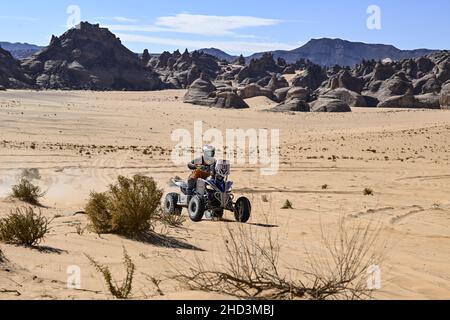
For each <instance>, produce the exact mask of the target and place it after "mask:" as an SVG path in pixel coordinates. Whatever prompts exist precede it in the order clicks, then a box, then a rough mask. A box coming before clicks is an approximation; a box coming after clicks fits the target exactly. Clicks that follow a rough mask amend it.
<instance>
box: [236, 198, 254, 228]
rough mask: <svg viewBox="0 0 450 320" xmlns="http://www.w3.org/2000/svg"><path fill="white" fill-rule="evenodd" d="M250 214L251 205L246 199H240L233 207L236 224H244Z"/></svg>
mask: <svg viewBox="0 0 450 320" xmlns="http://www.w3.org/2000/svg"><path fill="white" fill-rule="evenodd" d="M251 214H252V204H251V203H250V200H248V198H246V197H241V198H239V199H238V200H237V201H236V204H235V206H234V217H235V219H236V221H237V222H242V223H246V222H247V221H248V220H249V219H250V215H251Z"/></svg>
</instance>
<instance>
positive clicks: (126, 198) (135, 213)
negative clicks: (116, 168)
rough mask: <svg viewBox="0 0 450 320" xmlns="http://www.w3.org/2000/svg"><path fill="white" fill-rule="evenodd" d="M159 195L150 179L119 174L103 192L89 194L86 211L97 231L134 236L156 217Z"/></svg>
mask: <svg viewBox="0 0 450 320" xmlns="http://www.w3.org/2000/svg"><path fill="white" fill-rule="evenodd" d="M162 195H163V191H162V190H161V189H158V186H157V184H156V182H155V181H154V180H153V179H152V178H148V177H145V176H141V175H135V176H134V177H133V178H132V179H129V178H125V177H123V176H119V177H118V181H117V183H116V184H113V185H110V186H109V190H108V191H107V192H104V193H96V192H92V193H91V196H90V199H89V202H88V204H87V206H86V213H87V215H88V217H89V219H90V221H91V224H92V226H93V227H94V229H95V231H96V232H97V233H100V234H103V233H114V234H120V235H125V236H138V235H140V234H142V233H145V232H147V231H150V230H153V228H154V224H155V221H157V220H159V219H160V214H159V213H160V204H161V197H162Z"/></svg>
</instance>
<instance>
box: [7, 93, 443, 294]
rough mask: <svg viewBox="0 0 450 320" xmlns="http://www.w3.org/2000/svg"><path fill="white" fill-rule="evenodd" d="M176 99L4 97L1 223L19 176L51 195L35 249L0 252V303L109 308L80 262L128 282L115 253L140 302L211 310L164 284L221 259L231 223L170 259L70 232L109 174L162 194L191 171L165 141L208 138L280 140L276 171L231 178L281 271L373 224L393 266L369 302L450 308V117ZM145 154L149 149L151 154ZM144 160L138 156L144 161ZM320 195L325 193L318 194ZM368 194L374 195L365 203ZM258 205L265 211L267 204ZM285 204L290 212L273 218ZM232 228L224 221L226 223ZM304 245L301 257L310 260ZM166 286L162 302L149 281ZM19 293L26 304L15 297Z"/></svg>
mask: <svg viewBox="0 0 450 320" xmlns="http://www.w3.org/2000/svg"><path fill="white" fill-rule="evenodd" d="M183 94H184V91H165V92H152V93H123V92H107V93H94V92H70V91H69V92H31V91H7V92H1V93H0V216H5V215H7V214H8V213H9V210H10V209H12V208H14V207H16V206H22V205H23V204H22V203H19V202H17V201H15V200H12V199H10V198H9V197H8V195H9V192H10V190H11V186H12V185H13V184H14V183H15V181H16V179H17V176H18V175H19V174H20V173H21V171H22V170H23V169H25V168H28V169H30V168H35V169H38V170H39V173H40V176H41V177H40V179H39V180H37V181H36V182H37V183H38V184H39V185H40V186H41V187H42V188H43V189H44V190H46V191H47V194H46V196H45V198H44V199H43V200H42V203H43V204H44V205H45V206H46V207H48V208H41V209H40V210H41V211H42V213H43V214H45V215H46V216H48V217H50V218H53V221H52V223H51V227H52V230H51V233H50V234H49V236H48V237H47V238H46V241H45V243H43V246H44V247H43V249H42V250H31V249H27V248H22V247H16V246H10V245H5V244H0V248H1V249H2V251H3V252H4V253H5V255H6V257H7V258H8V260H9V262H8V263H7V264H6V265H3V266H1V267H0V299H108V298H111V297H110V295H108V294H107V290H106V287H105V285H104V284H103V281H102V279H101V278H100V276H99V274H98V273H97V272H96V271H95V270H94V268H93V267H92V266H91V265H90V264H89V261H88V260H87V258H86V256H85V255H86V254H88V255H90V256H92V257H95V258H96V259H97V260H98V261H100V262H102V263H105V264H108V265H110V266H111V267H112V270H113V272H114V273H115V274H116V275H117V277H118V278H120V277H121V276H122V275H123V268H122V264H121V261H122V247H123V246H125V247H126V248H127V250H128V252H129V253H130V255H131V257H132V259H133V261H134V262H135V263H136V266H137V274H136V281H135V285H134V290H133V297H134V298H148V299H150V298H155V299H156V298H157V299H177V298H182V299H186V298H188V299H215V298H226V297H223V296H218V295H213V294H207V293H199V292H189V291H188V290H187V289H185V288H183V287H182V286H180V284H178V283H177V282H175V281H173V280H170V276H171V274H173V270H174V269H176V268H184V267H185V263H184V262H183V260H188V261H193V260H194V259H195V258H200V259H202V260H203V261H208V262H209V263H211V264H212V265H214V264H220V263H222V262H223V256H224V254H223V250H224V248H223V240H222V238H223V235H224V233H225V232H226V228H227V227H230V226H231V227H232V228H233V227H234V226H233V225H235V224H232V223H226V222H211V221H204V222H202V223H197V224H194V223H191V222H190V221H187V223H186V225H185V228H183V229H177V230H172V231H171V236H172V237H173V239H176V242H175V243H176V245H175V246H174V247H173V248H167V247H164V246H155V245H153V244H149V243H143V242H138V241H132V240H129V239H124V238H121V237H117V236H114V235H104V236H98V235H96V234H94V233H91V232H89V230H86V231H85V232H84V234H82V235H79V234H78V233H77V231H76V230H77V225H79V226H81V227H85V226H86V225H87V223H88V221H87V219H86V217H85V216H84V215H75V216H74V215H73V214H74V213H75V212H77V211H79V210H82V209H83V208H84V206H85V204H86V200H87V198H88V196H89V193H90V191H92V190H96V191H103V190H105V189H106V187H107V185H108V184H109V183H111V182H113V181H114V179H115V178H116V177H117V175H119V174H122V175H132V174H136V173H140V174H145V175H148V176H152V177H154V178H155V180H156V181H157V182H158V183H159V185H160V186H161V187H163V188H164V189H165V191H176V189H173V188H171V187H170V185H169V183H168V181H169V179H170V178H171V177H173V176H176V175H179V176H182V177H187V175H188V174H189V173H188V171H187V169H186V168H185V167H184V166H176V165H174V164H173V163H172V162H171V160H170V154H171V150H172V148H173V147H174V145H175V144H176V143H175V142H173V141H171V139H170V137H171V133H172V132H173V131H174V130H176V129H179V128H185V129H188V130H190V131H193V127H194V121H196V120H197V121H198V120H203V122H204V129H205V130H206V129H208V128H218V129H221V130H225V129H227V128H241V129H250V128H255V129H264V128H267V129H279V130H280V135H281V137H280V140H281V141H280V142H281V165H280V169H279V172H278V174H276V175H274V176H262V175H260V171H259V170H258V168H257V167H255V166H253V165H238V166H235V167H234V168H233V174H232V177H231V178H232V180H234V181H235V186H236V188H237V189H236V193H237V194H242V195H247V196H249V197H250V198H251V199H252V202H253V206H254V210H253V217H252V219H251V221H250V223H249V224H248V225H245V228H248V229H251V230H253V231H254V232H257V233H261V234H264V233H266V232H271V233H272V234H274V235H276V236H277V238H278V241H279V245H280V250H281V251H280V259H281V261H282V263H283V265H293V266H296V265H298V264H300V263H302V262H303V261H304V259H306V250H310V248H313V250H315V249H317V248H320V246H321V232H320V229H321V226H322V227H323V228H326V229H327V230H330V232H332V231H333V230H336V226H337V222H338V220H339V218H346V219H349V220H351V221H353V222H358V223H370V222H375V223H377V224H379V225H380V226H381V229H382V230H381V233H380V235H381V238H382V239H381V240H383V241H385V242H386V243H387V257H386V259H385V261H384V263H383V264H382V265H381V270H382V288H381V289H380V290H379V291H377V292H376V294H375V298H377V299H450V196H449V192H448V186H449V185H450V112H448V111H435V110H378V109H355V110H354V112H353V113H349V114H314V113H309V114H272V113H268V112H265V111H264V110H265V109H267V108H269V107H270V106H271V105H273V102H271V101H269V100H267V99H262V98H253V99H249V100H248V101H247V102H248V103H249V105H250V106H251V109H250V110H240V111H236V110H217V109H209V108H203V107H196V106H191V105H186V104H183V103H182V102H181V98H182V96H183ZM145 150H146V151H145ZM144 151H145V152H144ZM324 184H326V185H327V186H328V188H327V189H322V186H323V185H324ZM366 187H367V188H371V189H373V191H374V196H364V195H363V189H364V188H366ZM262 196H265V197H267V199H268V200H269V202H264V201H262ZM286 199H289V200H290V201H291V202H292V203H293V205H294V209H293V210H281V209H279V208H281V206H282V205H283V203H284V202H285V200H286ZM227 217H228V218H232V216H231V215H230V216H227ZM306 248H308V249H306ZM69 266H78V267H79V268H80V270H81V283H82V288H81V290H73V289H67V287H66V282H67V279H68V273H67V269H68V267H69ZM152 277H154V278H156V279H160V280H162V282H161V285H160V287H161V290H162V292H163V294H164V295H162V296H161V295H160V294H159V293H158V291H157V289H156V288H155V286H154V285H153V284H152V281H151V278H152ZM19 294H20V295H19Z"/></svg>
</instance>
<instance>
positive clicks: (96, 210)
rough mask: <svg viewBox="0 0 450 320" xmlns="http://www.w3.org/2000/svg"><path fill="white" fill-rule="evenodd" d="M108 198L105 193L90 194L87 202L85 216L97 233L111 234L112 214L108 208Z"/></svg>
mask: <svg viewBox="0 0 450 320" xmlns="http://www.w3.org/2000/svg"><path fill="white" fill-rule="evenodd" d="M109 201H110V197H109V195H108V194H107V193H106V192H105V193H97V192H91V195H90V199H89V202H88V204H87V206H86V214H87V215H88V217H89V220H90V222H91V224H92V227H93V228H94V230H95V231H96V232H97V233H100V234H102V233H110V232H112V214H111V213H110V211H109V209H108V206H109Z"/></svg>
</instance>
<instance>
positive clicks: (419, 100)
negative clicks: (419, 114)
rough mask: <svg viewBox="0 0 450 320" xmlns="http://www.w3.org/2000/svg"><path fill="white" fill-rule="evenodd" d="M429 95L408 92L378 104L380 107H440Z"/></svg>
mask: <svg viewBox="0 0 450 320" xmlns="http://www.w3.org/2000/svg"><path fill="white" fill-rule="evenodd" d="M436 102H437V100H434V99H433V98H432V97H430V96H429V95H426V96H425V95H424V96H417V97H416V96H414V95H412V94H406V95H402V96H394V97H390V98H388V99H386V100H384V101H382V102H380V103H379V104H378V108H405V109H439V105H438V104H437V103H436Z"/></svg>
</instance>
